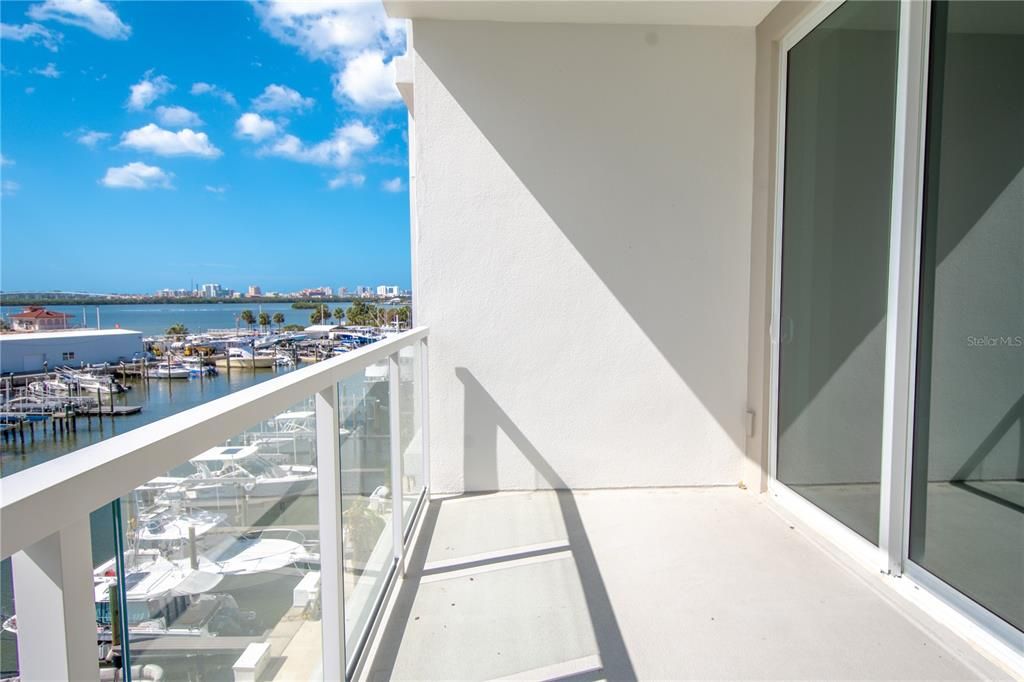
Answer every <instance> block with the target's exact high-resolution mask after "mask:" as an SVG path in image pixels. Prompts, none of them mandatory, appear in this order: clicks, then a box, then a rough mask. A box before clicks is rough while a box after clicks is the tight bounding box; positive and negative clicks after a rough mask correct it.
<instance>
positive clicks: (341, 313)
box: [334, 306, 345, 324]
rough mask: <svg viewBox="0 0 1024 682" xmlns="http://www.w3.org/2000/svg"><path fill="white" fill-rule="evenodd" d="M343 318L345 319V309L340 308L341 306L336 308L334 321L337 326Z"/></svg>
mask: <svg viewBox="0 0 1024 682" xmlns="http://www.w3.org/2000/svg"><path fill="white" fill-rule="evenodd" d="M343 317H345V309H344V308H342V307H341V306H338V307H337V308H335V309H334V319H336V320H337V321H338V324H341V320H342V318H343Z"/></svg>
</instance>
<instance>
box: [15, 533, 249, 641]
mask: <svg viewBox="0 0 1024 682" xmlns="http://www.w3.org/2000/svg"><path fill="white" fill-rule="evenodd" d="M116 563H117V562H116V558H115V557H111V558H110V559H108V560H107V561H106V562H104V563H102V564H100V565H99V566H98V567H97V568H96V569H95V570H94V572H93V599H94V602H95V605H96V639H97V643H98V644H99V645H100V648H101V651H102V653H101V656H100V657H101V658H103V657H105V656H106V653H107V652H109V649H110V645H111V609H110V593H111V588H114V589H117V587H118V581H117V565H116ZM124 567H125V568H124V580H123V581H122V583H123V587H124V604H125V609H124V611H125V620H126V622H127V624H128V635H129V638H130V640H131V641H133V642H138V641H144V640H147V639H154V638H157V637H188V638H191V637H214V636H245V635H249V636H252V635H256V634H259V632H260V630H261V628H260V627H259V624H258V623H257V622H256V617H255V614H254V613H252V612H251V611H242V610H241V609H239V608H238V603H237V602H236V601H235V598H234V597H232V596H231V595H230V594H223V593H219V594H210V592H211V590H213V589H215V588H219V587H220V585H221V583H222V581H223V579H224V578H223V577H222V576H221V575H219V574H217V573H210V572H206V571H202V570H196V569H193V568H191V566H190V565H189V564H188V562H187V561H185V562H182V561H171V560H169V559H166V558H165V557H164V556H163V555H162V554H161V553H160V551H159V550H155V549H149V550H131V551H129V552H126V553H125V556H124ZM3 629H4V630H6V631H7V632H11V633H13V634H17V632H18V622H17V616H16V615H15V616H12V617H11V618H8V619H7V620H6V621H4V623H3Z"/></svg>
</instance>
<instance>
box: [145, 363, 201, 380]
mask: <svg viewBox="0 0 1024 682" xmlns="http://www.w3.org/2000/svg"><path fill="white" fill-rule="evenodd" d="M146 376H148V377H149V378H150V379H188V378H189V377H190V376H192V370H191V369H189V367H188V366H186V365H184V364H182V363H180V362H177V363H167V362H161V363H160V364H158V365H153V366H152V367H149V368H147V369H146Z"/></svg>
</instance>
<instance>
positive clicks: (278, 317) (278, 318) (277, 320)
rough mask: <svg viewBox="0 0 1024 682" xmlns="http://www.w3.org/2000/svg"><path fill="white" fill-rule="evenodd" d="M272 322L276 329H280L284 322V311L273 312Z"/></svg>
mask: <svg viewBox="0 0 1024 682" xmlns="http://www.w3.org/2000/svg"><path fill="white" fill-rule="evenodd" d="M274 324H276V325H277V328H278V330H280V329H281V325H283V324H284V313H274Z"/></svg>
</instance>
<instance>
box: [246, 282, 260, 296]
mask: <svg viewBox="0 0 1024 682" xmlns="http://www.w3.org/2000/svg"><path fill="white" fill-rule="evenodd" d="M245 295H246V296H262V295H263V291H262V290H261V289H260V288H259V287H258V286H256V285H255V284H250V285H249V289H248V290H247V291H246V293H245Z"/></svg>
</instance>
